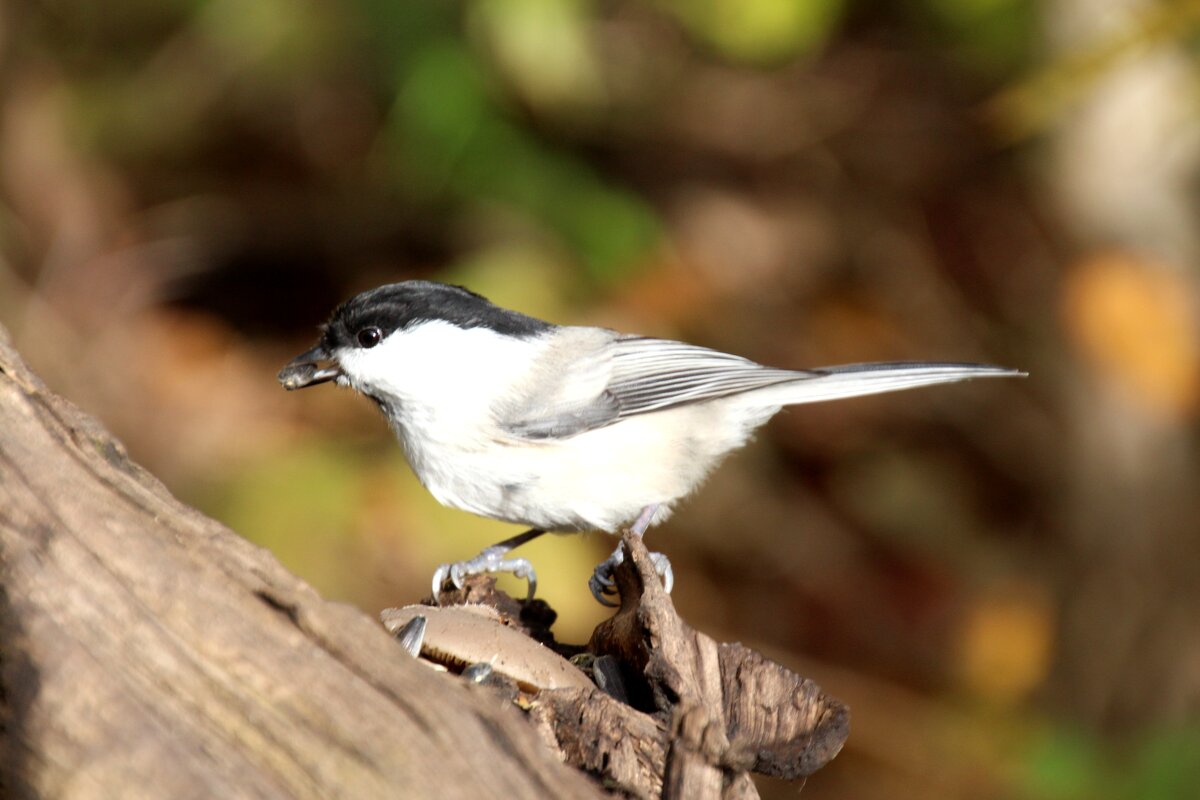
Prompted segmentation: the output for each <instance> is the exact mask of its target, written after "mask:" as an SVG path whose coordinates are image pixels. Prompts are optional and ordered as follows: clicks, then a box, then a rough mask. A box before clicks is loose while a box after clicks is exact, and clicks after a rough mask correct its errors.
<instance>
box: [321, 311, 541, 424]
mask: <svg viewBox="0 0 1200 800" xmlns="http://www.w3.org/2000/svg"><path fill="white" fill-rule="evenodd" d="M541 349H542V348H541V347H539V346H538V344H537V343H535V342H531V341H530V340H521V339H514V338H512V337H508V336H502V335H500V334H498V333H496V332H495V331H492V330H490V329H488V328H469V329H463V328H459V327H457V326H455V325H452V324H450V323H448V322H443V321H440V320H433V321H429V322H421V323H418V324H416V325H413V326H411V327H408V328H405V329H403V330H398V331H395V332H393V333H392V334H391V335H390V336H388V337H387V338H386V339H384V340H383V341H382V342H380V343H379V344H378V345H376V346H375V347H370V348H361V347H352V348H348V349H347V350H345V351H343V352H342V353H340V354H339V355H338V362H339V364H340V365H341V367H342V370H343V371H344V372H345V373H346V376H347V377H348V379H349V381H348V382H349V384H350V385H351V386H353V387H354V388H355V389H358V390H359V391H361V392H364V393H366V394H372V395H376V396H379V395H390V396H392V397H395V398H397V399H398V400H400V401H401V402H402V403H406V404H416V405H438V404H450V405H454V406H458V405H462V404H464V403H465V404H471V405H475V404H479V403H480V402H482V401H486V402H491V400H492V399H493V398H494V397H495V395H496V394H497V393H502V392H503V391H505V389H506V388H507V387H508V386H509V385H510V384H511V383H512V381H513V380H514V378H516V377H517V376H519V375H522V374H524V373H525V372H526V371H527V370H528V368H529V364H530V362H531V360H532V359H533V358H535V357H536V356H537V355H538V354H539V353H540V351H541Z"/></svg>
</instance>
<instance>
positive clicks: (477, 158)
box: [392, 40, 660, 281]
mask: <svg viewBox="0 0 1200 800" xmlns="http://www.w3.org/2000/svg"><path fill="white" fill-rule="evenodd" d="M392 132H393V135H394V144H395V146H397V147H398V148H399V153H398V158H399V160H400V161H401V162H402V163H403V164H404V165H405V166H406V172H405V178H404V179H402V180H411V179H416V180H418V181H419V182H420V184H421V185H422V186H423V187H424V189H425V191H427V192H432V193H436V192H438V191H439V190H443V191H449V192H450V193H451V194H452V195H454V196H457V197H459V198H461V199H465V200H475V201H489V202H498V203H503V204H507V205H510V206H512V207H513V208H515V209H517V210H520V211H522V212H524V213H525V214H527V215H529V216H530V217H531V218H532V219H534V220H537V221H540V222H541V223H542V224H544V225H546V226H547V227H548V228H549V229H550V230H553V231H554V232H556V233H557V234H558V235H559V236H561V237H562V239H563V241H564V242H565V243H566V244H567V245H568V247H570V248H571V250H572V251H573V252H574V253H576V254H577V255H578V257H579V258H581V259H582V261H583V263H584V265H585V266H586V267H588V269H589V272H590V273H591V275H592V276H593V277H594V278H596V279H598V280H602V281H611V280H615V279H617V278H619V277H621V276H623V275H625V274H627V273H628V272H629V271H630V270H631V269H632V268H634V267H635V266H637V265H638V264H639V263H640V262H641V261H642V260H644V259H645V258H646V257H647V255H648V253H649V251H650V249H651V248H652V247H654V246H655V244H656V243H657V241H658V239H659V236H660V233H659V225H658V220H657V218H656V217H655V215H654V213H653V212H652V210H651V209H650V208H649V206H648V205H647V204H646V203H645V202H643V201H642V200H641V199H640V198H638V197H637V196H636V195H634V194H632V193H630V192H627V191H623V190H621V189H618V188H615V187H612V186H609V185H607V184H606V183H604V182H603V181H602V180H601V179H600V178H599V177H598V176H597V175H596V174H595V173H594V172H593V171H592V170H591V169H590V168H589V167H588V166H587V165H586V164H584V163H583V162H582V161H580V160H577V159H575V158H573V157H571V156H569V155H567V154H565V153H562V152H555V151H552V150H550V149H548V148H547V147H545V146H543V145H542V144H541V143H540V142H539V141H537V140H536V139H535V138H534V137H533V136H532V135H531V134H530V133H529V132H528V131H526V130H524V129H523V128H521V127H519V126H517V125H515V124H513V123H512V122H511V121H510V120H508V119H507V118H506V117H504V116H503V115H502V114H500V113H499V111H498V109H497V108H496V107H495V105H494V103H493V101H492V100H491V98H490V97H489V94H488V91H487V87H486V82H485V79H484V76H483V73H482V71H481V70H480V68H479V65H478V64H477V63H476V61H475V60H474V58H473V57H472V56H471V54H470V53H469V52H468V51H467V50H466V49H465V48H464V47H463V46H462V45H461V44H459V43H458V42H455V41H453V40H445V41H441V42H438V43H436V44H432V45H430V46H429V47H428V48H426V49H425V50H424V51H423V52H422V53H420V54H419V55H417V56H415V57H414V59H413V64H412V69H411V71H410V72H409V73H408V74H407V76H406V79H405V81H404V83H403V85H402V87H401V90H400V95H399V98H398V100H397V104H396V113H395V114H394V117H393V120H392Z"/></svg>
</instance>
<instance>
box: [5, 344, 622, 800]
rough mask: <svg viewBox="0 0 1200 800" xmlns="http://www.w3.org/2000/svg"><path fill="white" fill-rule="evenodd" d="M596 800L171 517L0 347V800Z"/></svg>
mask: <svg viewBox="0 0 1200 800" xmlns="http://www.w3.org/2000/svg"><path fill="white" fill-rule="evenodd" d="M601 794H602V793H601V792H600V791H599V790H598V788H597V786H596V785H595V784H594V783H593V782H591V781H590V780H588V779H587V778H586V777H585V776H583V775H582V774H580V773H578V772H576V771H575V770H573V769H571V768H569V767H568V766H566V765H564V764H563V763H561V762H560V761H559V760H558V759H557V758H556V757H555V756H554V754H553V752H552V751H551V750H549V749H548V748H546V747H545V745H544V744H543V743H542V742H541V741H540V740H539V738H538V736H537V734H536V732H535V731H534V729H533V728H532V727H531V726H530V725H529V724H528V722H527V721H526V720H525V719H523V718H522V715H521V713H520V712H519V711H518V710H517V709H516V708H515V707H513V706H511V705H509V706H506V705H504V704H499V703H496V702H495V700H494V698H493V697H492V696H491V695H489V694H488V693H487V691H486V690H484V689H482V688H481V687H475V686H470V685H468V684H466V683H463V682H461V681H449V680H446V679H445V678H444V677H442V676H439V675H437V674H436V673H434V672H432V671H430V670H428V669H425V668H424V667H422V666H420V665H419V664H418V663H417V662H416V661H415V660H413V659H411V658H407V657H405V656H403V655H402V651H401V650H400V649H399V648H398V647H397V645H396V643H395V642H394V641H393V640H392V639H391V638H390V637H389V636H388V635H387V634H386V633H385V632H384V630H383V629H382V627H381V626H380V625H379V624H378V623H377V622H375V621H374V620H372V619H370V618H368V617H367V616H366V615H364V614H362V613H361V612H359V611H357V610H355V609H352V608H350V607H348V606H346V605H342V604H339V603H332V602H327V601H325V600H322V599H321V598H320V597H319V596H317V594H316V592H314V591H313V590H312V589H311V588H310V587H308V586H307V585H305V584H304V583H303V582H301V581H300V580H299V579H297V578H296V577H294V576H292V575H290V574H289V573H288V572H287V571H285V570H284V569H283V568H282V567H281V566H280V565H279V563H278V562H277V561H276V560H275V558H274V557H272V556H271V555H270V554H269V553H268V552H267V551H265V550H263V549H261V548H259V547H256V546H254V545H252V544H250V543H249V542H247V541H245V540H244V539H242V538H240V537H238V536H236V535H235V534H234V533H232V532H231V531H229V530H228V529H226V528H225V527H223V526H221V525H220V524H218V523H217V522H214V521H213V520H211V519H207V518H205V517H204V516H202V515H201V514H199V513H198V512H196V511H194V510H192V509H190V508H188V507H186V506H184V505H183V504H181V503H179V502H178V501H176V500H175V499H174V498H172V497H171V495H170V494H169V493H168V492H167V491H166V489H165V488H164V487H163V486H162V484H160V483H159V482H158V481H157V480H155V479H154V478H153V477H152V476H150V475H149V474H147V473H146V472H145V471H144V470H142V469H140V468H139V467H138V466H137V465H135V464H133V463H132V462H131V461H130V460H129V459H128V457H127V456H126V454H125V451H124V450H123V448H122V446H121V444H120V443H119V442H117V441H116V440H115V439H113V437H112V436H111V435H109V433H108V432H107V431H105V430H104V429H103V428H102V427H101V426H100V425H99V424H97V423H96V422H95V421H94V420H93V419H91V418H89V417H88V416H86V415H84V414H83V413H81V412H80V411H79V410H78V409H76V408H75V407H73V406H71V405H70V404H69V403H66V402H65V401H63V400H61V399H60V398H57V397H55V396H54V395H52V394H51V393H50V392H48V391H47V390H46V388H45V387H44V386H43V385H42V384H41V382H40V381H39V380H38V379H37V378H36V377H35V376H34V375H32V374H31V373H30V372H29V370H28V369H27V368H26V366H25V365H24V364H23V363H22V362H21V360H20V358H19V357H18V355H17V354H16V352H15V351H14V350H13V349H12V347H11V346H10V343H9V340H8V338H7V334H6V333H4V332H3V331H2V330H0V796H4V797H55V798H58V797H73V798H91V797H96V798H112V797H122V798H135V797H156V798H157V797H174V798H185V797H221V798H238V797H313V798H317V797H320V798H335V797H345V798H356V799H357V798H370V797H439V798H480V797H499V796H504V797H531V798H534V797H536V798H546V797H581V798H587V797H600V796H601Z"/></svg>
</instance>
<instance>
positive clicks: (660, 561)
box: [588, 547, 675, 608]
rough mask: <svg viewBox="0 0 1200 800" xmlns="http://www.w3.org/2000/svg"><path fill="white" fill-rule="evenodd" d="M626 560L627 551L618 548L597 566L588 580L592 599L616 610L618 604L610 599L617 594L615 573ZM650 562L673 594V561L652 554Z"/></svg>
mask: <svg viewBox="0 0 1200 800" xmlns="http://www.w3.org/2000/svg"><path fill="white" fill-rule="evenodd" d="M624 560H625V550H624V549H623V548H621V547H617V549H616V550H614V551H613V553H612V555H610V556H609V557H608V558H606V559H604V561H602V562H600V563H599V564H597V565H596V569H595V570H594V571H593V572H592V577H590V578H588V589H590V590H591V592H592V597H594V598H596V602H597V603H599V604H600V605H602V606H608V607H609V608H616V606H617V603H614V602H613V601H611V600H609V599H608V598H609V597H611V596H613V595H615V594H616V593H617V584H616V581H615V580H613V572H614V570H616V568H617V565H618V564H620V563H621V562H622V561H624ZM650 560H651V561H652V562H653V563H654V571H655V572H656V573H658V577H659V578H661V579H662V582H663V589H664V590H665V591H666V592H667V594H670V593H671V589H672V588H674V586H675V572H674V570H672V569H671V561H670V559H668V558H667V556H666V554H665V553H651V554H650Z"/></svg>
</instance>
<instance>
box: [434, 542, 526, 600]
mask: <svg viewBox="0 0 1200 800" xmlns="http://www.w3.org/2000/svg"><path fill="white" fill-rule="evenodd" d="M503 545H504V543H503V542H502V543H501V544H499V545H493V546H491V547H488V548H485V549H484V551H483V552H482V553H480V554H479V555H477V556H475V557H474V558H472V559H468V560H466V561H456V562H454V563H453V564H442V565H441V566H440V567H438V568H437V569H436V570H434V572H433V597H434V599H435V600H436V599H437V597H438V595H439V594H441V592H442V586H443V584H445V583H446V578H449V579H450V582H451V583H453V584H454V587H455V588H456V589H461V588H463V580H464V579H465V578H466V577H467V576H469V575H482V574H484V573H485V572H507V573H510V574H512V575H514V576H516V577H517V578H523V579H525V580H527V581H529V591H528V592H527V593H526V598H527V599H529V600H532V599H533V595H534V592H536V591H537V573H536V572H534V571H533V564H531V563H530V562H529V559H527V558H505V557H504V556H505V555H507V554H508V551H509V550H511V549H512V547H511V546H509V547H505V546H503Z"/></svg>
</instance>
